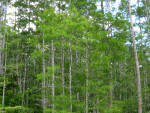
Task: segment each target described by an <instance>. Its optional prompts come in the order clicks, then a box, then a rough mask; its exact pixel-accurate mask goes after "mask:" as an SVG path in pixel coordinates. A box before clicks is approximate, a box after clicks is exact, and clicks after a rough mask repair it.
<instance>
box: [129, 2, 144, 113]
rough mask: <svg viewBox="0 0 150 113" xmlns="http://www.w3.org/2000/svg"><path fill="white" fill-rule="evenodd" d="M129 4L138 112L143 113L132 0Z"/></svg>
mask: <svg viewBox="0 0 150 113" xmlns="http://www.w3.org/2000/svg"><path fill="white" fill-rule="evenodd" d="M128 5H129V15H130V23H131V29H132V41H133V48H134V57H135V63H136V74H137V88H138V113H142V93H141V78H140V70H139V61H138V56H137V50H136V42H135V35H134V27H133V21H132V14H131V6H130V0H128Z"/></svg>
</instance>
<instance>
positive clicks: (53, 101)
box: [51, 40, 55, 113]
mask: <svg viewBox="0 0 150 113" xmlns="http://www.w3.org/2000/svg"><path fill="white" fill-rule="evenodd" d="M51 63H52V64H51V66H52V69H53V71H52V109H53V111H52V112H53V113H54V110H55V104H54V103H55V97H54V96H55V84H54V82H55V74H54V45H53V40H52V42H51Z"/></svg>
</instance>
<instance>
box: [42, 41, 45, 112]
mask: <svg viewBox="0 0 150 113" xmlns="http://www.w3.org/2000/svg"><path fill="white" fill-rule="evenodd" d="M44 46H45V44H44V39H43V50H42V52H43V55H44ZM42 63H43V64H42V68H43V76H44V74H45V58H44V56H43V62H42ZM45 101H46V100H45V77H43V79H42V107H43V110H45V103H46V102H45Z"/></svg>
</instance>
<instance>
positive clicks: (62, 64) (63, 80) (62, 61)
mask: <svg viewBox="0 0 150 113" xmlns="http://www.w3.org/2000/svg"><path fill="white" fill-rule="evenodd" d="M62 43H63V42H62ZM64 58H65V57H64V47H62V58H61V68H62V87H63V91H62V93H63V96H64V95H65V78H64V60H65V59H64Z"/></svg>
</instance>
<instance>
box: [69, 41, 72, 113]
mask: <svg viewBox="0 0 150 113" xmlns="http://www.w3.org/2000/svg"><path fill="white" fill-rule="evenodd" d="M69 45H71V43H70V42H69ZM69 55H70V64H69V95H70V112H71V113H72V50H71V48H70V49H69Z"/></svg>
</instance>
